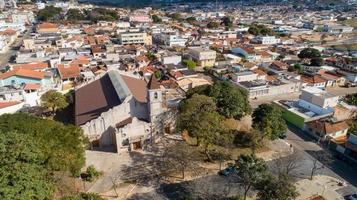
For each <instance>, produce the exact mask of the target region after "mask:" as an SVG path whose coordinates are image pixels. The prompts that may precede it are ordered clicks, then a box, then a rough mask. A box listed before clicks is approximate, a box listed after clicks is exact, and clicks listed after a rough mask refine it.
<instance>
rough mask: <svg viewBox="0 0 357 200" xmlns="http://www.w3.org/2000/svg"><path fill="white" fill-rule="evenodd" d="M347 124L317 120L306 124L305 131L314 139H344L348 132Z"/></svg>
mask: <svg viewBox="0 0 357 200" xmlns="http://www.w3.org/2000/svg"><path fill="white" fill-rule="evenodd" d="M348 128H349V126H348V124H347V123H346V122H345V121H341V122H332V121H331V120H329V119H319V120H315V121H311V122H307V123H306V130H307V132H309V133H310V134H311V135H313V136H314V137H315V138H319V139H322V140H331V139H336V138H339V137H343V136H344V137H345V136H346V135H347V131H348Z"/></svg>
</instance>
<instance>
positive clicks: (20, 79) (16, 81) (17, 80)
mask: <svg viewBox="0 0 357 200" xmlns="http://www.w3.org/2000/svg"><path fill="white" fill-rule="evenodd" d="M13 81H14V83H13ZM22 83H37V84H41V79H33V78H27V77H20V76H11V77H9V78H7V79H4V80H2V81H1V86H5V85H13V84H18V85H21V84H22Z"/></svg>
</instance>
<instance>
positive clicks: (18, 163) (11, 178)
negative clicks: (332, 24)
mask: <svg viewBox="0 0 357 200" xmlns="http://www.w3.org/2000/svg"><path fill="white" fill-rule="evenodd" d="M20 123H21V122H20ZM22 123H26V122H22ZM43 128H45V127H43ZM2 129H4V128H2ZM45 161H46V156H45V154H44V153H43V152H42V150H41V145H39V144H38V141H37V140H36V139H34V138H33V137H32V136H31V135H28V134H24V133H21V132H18V131H10V129H8V131H4V130H1V132H0V177H1V179H0V199H4V200H12V199H38V200H45V199H49V198H50V197H51V196H52V194H53V192H54V183H53V181H52V180H51V179H50V178H48V177H50V174H49V173H48V171H47V169H46V168H45V167H43V166H44V163H45Z"/></svg>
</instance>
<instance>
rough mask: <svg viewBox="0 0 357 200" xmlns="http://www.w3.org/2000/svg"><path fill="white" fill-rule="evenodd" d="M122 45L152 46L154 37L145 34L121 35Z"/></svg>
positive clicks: (127, 33)
mask: <svg viewBox="0 0 357 200" xmlns="http://www.w3.org/2000/svg"><path fill="white" fill-rule="evenodd" d="M119 40H120V43H121V44H122V45H127V44H145V45H152V37H151V35H148V34H147V33H145V32H125V33H121V34H120V38H119Z"/></svg>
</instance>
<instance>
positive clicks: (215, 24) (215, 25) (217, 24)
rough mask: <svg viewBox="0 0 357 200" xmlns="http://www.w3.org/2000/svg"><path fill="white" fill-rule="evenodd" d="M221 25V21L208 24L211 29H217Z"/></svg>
mask: <svg viewBox="0 0 357 200" xmlns="http://www.w3.org/2000/svg"><path fill="white" fill-rule="evenodd" d="M218 27H219V23H218V22H209V23H208V24H207V28H210V29H216V28H218Z"/></svg>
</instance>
